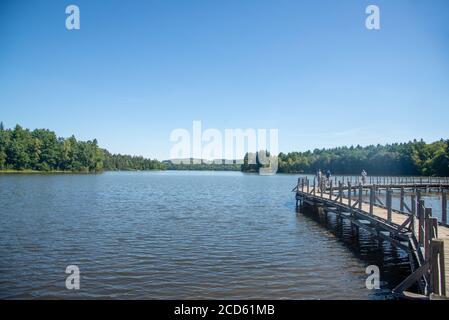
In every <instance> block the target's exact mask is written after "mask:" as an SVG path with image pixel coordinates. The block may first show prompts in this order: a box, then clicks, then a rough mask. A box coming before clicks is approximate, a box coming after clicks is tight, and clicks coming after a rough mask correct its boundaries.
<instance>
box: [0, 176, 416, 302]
mask: <svg viewBox="0 0 449 320" xmlns="http://www.w3.org/2000/svg"><path fill="white" fill-rule="evenodd" d="M296 180H297V176H294V175H276V176H271V177H270V176H268V177H267V176H259V175H253V174H242V173H240V172H177V171H168V172H132V173H128V172H117V173H104V174H99V175H0V221H1V223H0V298H9V299H11V298H39V299H48V298H83V299H84V298H87V299H92V298H120V299H131V298H132V299H202V298H217V299H222V298H227V299H250V298H256V299H257V298H273V299H385V298H391V296H390V294H389V292H390V289H391V288H392V287H394V286H395V285H396V284H398V283H399V282H400V281H401V280H402V279H404V278H405V277H406V276H407V273H408V272H409V265H408V262H407V256H406V255H405V254H404V253H403V252H402V251H400V250H397V249H395V248H392V247H391V246H390V245H389V244H388V243H387V242H378V241H377V240H376V239H374V238H373V237H372V236H370V235H369V234H366V233H364V232H363V230H361V231H360V232H359V233H356V232H353V230H352V228H351V226H350V225H349V224H345V223H343V224H341V223H340V222H338V221H336V219H334V217H333V216H332V215H330V216H329V218H328V220H327V221H324V220H323V219H320V218H317V217H315V216H313V215H311V214H310V213H307V212H305V213H296V212H295V200H294V194H293V193H292V192H291V190H292V188H293V187H294V185H295V183H296ZM371 264H375V265H378V266H379V267H380V270H381V290H376V291H370V290H367V289H366V287H365V279H366V277H367V275H366V274H365V268H366V267H367V266H368V265H371ZM68 265H77V266H78V267H79V268H80V271H81V288H80V290H77V291H70V290H67V289H66V288H65V279H66V276H67V275H66V274H65V269H66V267H67V266H68Z"/></svg>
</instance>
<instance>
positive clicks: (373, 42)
mask: <svg viewBox="0 0 449 320" xmlns="http://www.w3.org/2000/svg"><path fill="white" fill-rule="evenodd" d="M69 4H76V5H78V6H79V8H80V11H81V29H80V30H76V31H68V30H66V28H65V19H66V14H65V8H66V6H67V5H69ZM369 4H376V5H378V6H379V7H380V12H381V30H377V31H374V30H367V29H366V28H365V18H366V14H365V8H366V7H367V6H368V5H369ZM448 15H449V2H448V1H445V0H441V1H437V0H431V1H418V0H415V1H413V0H408V1H401V0H394V1H374V0H373V1H358V0H344V1H334V0H328V1H316V0H314V1H312V0H310V1H299V0H276V1H275V0H257V1H256V0H226V1H224V0H207V1H206V0H201V1H200V0H188V1H186V0H157V1H156V0H149V1H137V0H134V1H101V0H94V1H93V0H88V1H84V0H73V1H56V0H55V1H45V0H43V1H37V0H35V1H24V0H17V1H5V0H3V1H1V2H0V121H3V122H4V123H5V125H6V126H7V127H12V126H14V125H15V124H16V123H20V124H21V125H23V126H24V127H29V128H36V127H39V128H50V129H52V130H54V131H56V132H57V133H58V135H60V136H70V135H72V134H75V136H76V137H78V138H80V139H92V138H97V139H98V140H99V143H100V145H101V146H103V147H105V148H107V149H109V150H110V151H112V152H120V153H128V154H139V155H145V156H149V157H152V158H153V157H156V158H159V159H166V158H168V154H169V150H170V147H171V146H172V143H171V142H170V141H169V135H170V132H171V131H172V130H174V129H176V128H186V129H190V130H191V127H192V121H194V120H201V121H202V124H203V128H217V129H220V130H224V129H225V128H231V129H232V128H242V129H245V128H255V129H258V128H266V129H270V128H277V129H279V144H280V146H279V149H280V151H284V152H286V151H293V150H307V149H313V148H316V147H318V148H321V147H333V146H340V145H351V144H354V145H356V144H361V145H367V144H372V143H374V144H377V143H386V142H396V141H398V142H401V141H408V140H411V139H414V138H423V139H425V140H426V141H433V140H437V139H439V138H449V126H448V119H449V19H448Z"/></svg>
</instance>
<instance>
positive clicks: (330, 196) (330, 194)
mask: <svg viewBox="0 0 449 320" xmlns="http://www.w3.org/2000/svg"><path fill="white" fill-rule="evenodd" d="M329 187H330V190H329V199H330V200H332V180H331V181H330V184H329Z"/></svg>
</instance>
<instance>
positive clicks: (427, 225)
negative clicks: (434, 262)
mask: <svg viewBox="0 0 449 320" xmlns="http://www.w3.org/2000/svg"><path fill="white" fill-rule="evenodd" d="M431 218H432V209H431V208H425V211H424V257H425V259H426V260H428V259H429V256H430V240H432V223H431V221H430V219H431Z"/></svg>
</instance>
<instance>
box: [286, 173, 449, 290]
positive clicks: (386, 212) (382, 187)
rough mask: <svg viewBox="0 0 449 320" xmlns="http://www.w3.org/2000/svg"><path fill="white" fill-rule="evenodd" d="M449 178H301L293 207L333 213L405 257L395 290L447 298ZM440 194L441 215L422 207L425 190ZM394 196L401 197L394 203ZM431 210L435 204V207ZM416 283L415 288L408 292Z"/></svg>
mask: <svg viewBox="0 0 449 320" xmlns="http://www.w3.org/2000/svg"><path fill="white" fill-rule="evenodd" d="M448 190H449V178H448V177H367V178H366V179H365V180H364V181H363V182H362V179H361V177H333V178H332V179H328V180H326V179H322V181H320V182H318V181H317V179H316V178H314V179H313V180H310V179H309V178H307V177H304V178H299V179H298V183H297V185H296V187H295V188H294V189H293V190H292V191H293V192H296V206H297V208H300V207H303V206H307V207H310V208H311V209H313V212H315V213H317V214H320V213H323V214H326V215H327V214H329V213H334V214H336V215H337V218H340V219H347V220H349V221H350V223H352V224H353V225H355V226H357V227H359V228H363V229H364V230H366V231H368V232H370V233H372V234H374V235H375V236H377V237H378V238H380V239H383V240H386V241H389V242H391V243H392V245H394V246H397V247H399V248H401V249H403V250H404V251H406V252H407V253H408V255H409V260H410V266H411V270H412V273H411V274H410V275H409V276H408V277H407V278H406V279H405V280H404V281H403V282H402V283H400V284H399V285H398V286H397V287H396V288H395V289H394V290H393V292H394V293H395V294H396V295H398V296H401V297H406V298H412V299H447V298H449V225H448V224H447V192H448ZM429 192H431V193H437V194H438V195H439V196H440V205H441V211H440V212H441V218H440V220H438V218H436V217H434V216H433V215H432V210H433V209H432V208H430V207H428V206H427V207H426V204H425V200H423V194H424V193H429ZM393 198H394V199H397V200H398V201H399V204H398V205H397V206H393ZM434 209H435V208H434ZM412 287H417V288H418V292H411V291H409V289H410V288H412Z"/></svg>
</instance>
